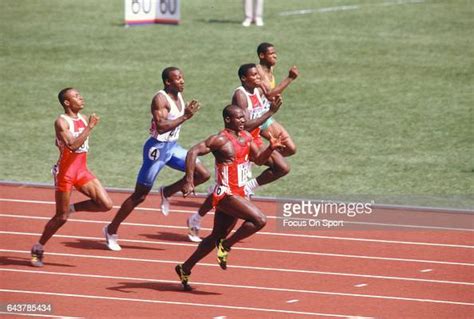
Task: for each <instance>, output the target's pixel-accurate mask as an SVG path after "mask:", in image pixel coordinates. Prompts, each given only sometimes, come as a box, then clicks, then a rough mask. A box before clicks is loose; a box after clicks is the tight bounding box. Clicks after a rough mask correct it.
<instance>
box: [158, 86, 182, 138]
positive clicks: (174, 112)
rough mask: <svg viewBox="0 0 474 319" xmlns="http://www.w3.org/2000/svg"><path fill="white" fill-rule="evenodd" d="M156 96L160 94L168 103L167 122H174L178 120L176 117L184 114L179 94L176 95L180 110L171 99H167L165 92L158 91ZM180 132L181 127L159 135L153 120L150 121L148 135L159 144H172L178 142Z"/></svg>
mask: <svg viewBox="0 0 474 319" xmlns="http://www.w3.org/2000/svg"><path fill="white" fill-rule="evenodd" d="M156 94H157V95H158V94H162V95H163V96H164V97H165V98H166V100H167V101H168V104H169V106H170V110H169V112H168V116H167V118H166V119H167V120H174V119H176V118H178V117H180V116H182V115H183V114H184V107H185V104H184V100H183V97H182V95H181V93H178V99H179V102H180V104H181V110H180V109H179V108H178V106H177V105H176V103H175V101H174V100H173V99H172V98H170V97H169V95H168V94H167V93H166V92H165V90H160V91H158V92H157V93H156ZM180 130H181V125H179V126H177V127H175V128H174V129H172V130H171V131H168V132H165V133H162V134H159V133H158V131H157V129H156V123H155V121H154V119H151V126H150V135H151V136H152V137H154V138H156V139H157V140H158V141H160V142H173V141H176V140H178V138H179V132H180Z"/></svg>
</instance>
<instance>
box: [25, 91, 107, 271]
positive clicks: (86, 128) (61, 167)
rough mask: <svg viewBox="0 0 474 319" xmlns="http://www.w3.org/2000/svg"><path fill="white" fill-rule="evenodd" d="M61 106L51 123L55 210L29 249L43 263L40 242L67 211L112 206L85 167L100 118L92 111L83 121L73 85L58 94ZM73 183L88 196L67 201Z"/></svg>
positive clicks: (81, 101)
mask: <svg viewBox="0 0 474 319" xmlns="http://www.w3.org/2000/svg"><path fill="white" fill-rule="evenodd" d="M58 99H59V102H60V103H61V105H62V106H63V108H64V114H61V115H60V116H59V117H58V118H57V119H56V122H55V123H54V127H55V129H56V145H57V146H58V148H59V160H58V162H57V164H56V165H54V167H53V171H52V172H53V174H54V182H55V186H56V194H55V198H56V214H55V215H54V217H53V218H51V220H50V221H49V222H48V223H47V224H46V226H45V228H44V231H43V234H42V235H41V238H40V239H39V241H38V243H36V244H35V245H33V248H32V249H31V264H32V265H33V266H35V267H42V266H43V254H44V247H43V246H44V245H46V243H47V242H48V240H49V239H50V238H51V237H52V236H53V235H54V234H55V233H56V232H57V231H58V230H59V228H61V226H63V225H64V224H65V223H66V221H67V219H68V218H69V215H70V214H71V213H72V212H76V211H89V212H105V211H108V210H110V209H112V200H111V199H110V197H109V195H108V194H107V192H106V191H105V189H104V187H103V186H102V184H101V183H100V181H99V180H98V179H97V178H96V177H95V176H94V175H93V174H92V173H91V172H90V171H89V169H88V168H87V152H88V150H89V136H90V134H91V133H92V130H93V129H94V127H95V126H96V125H97V124H98V123H99V120H100V118H99V117H98V116H97V115H95V114H92V115H91V116H90V117H89V121H87V120H86V119H85V118H84V117H83V116H82V115H81V114H80V112H81V111H82V109H83V108H84V99H83V98H82V96H81V94H80V93H79V91H77V90H76V89H74V88H65V89H63V90H61V91H60V92H59V94H58ZM73 187H75V188H76V189H77V190H79V191H80V192H81V193H83V194H84V195H86V196H87V197H89V198H90V199H89V200H85V201H81V202H79V203H75V204H71V205H70V204H69V201H70V197H71V192H72V189H73Z"/></svg>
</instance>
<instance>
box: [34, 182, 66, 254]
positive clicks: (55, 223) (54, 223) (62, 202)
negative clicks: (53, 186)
mask: <svg viewBox="0 0 474 319" xmlns="http://www.w3.org/2000/svg"><path fill="white" fill-rule="evenodd" d="M70 198H71V192H70V191H69V192H58V191H56V192H55V200H56V213H55V215H54V216H53V218H51V219H50V220H49V221H48V223H47V224H46V226H45V227H44V231H43V234H42V235H41V238H40V240H39V243H40V244H41V245H46V243H47V242H48V240H50V239H51V237H53V235H54V234H55V233H56V232H57V231H58V230H59V228H61V226H63V225H64V224H65V223H66V221H67V219H68V218H69V200H70Z"/></svg>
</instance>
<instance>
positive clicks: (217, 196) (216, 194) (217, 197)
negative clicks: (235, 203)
mask: <svg viewBox="0 0 474 319" xmlns="http://www.w3.org/2000/svg"><path fill="white" fill-rule="evenodd" d="M232 195H234V196H240V197H244V198H247V199H248V196H247V195H246V194H245V190H244V188H243V187H240V188H237V189H234V190H231V189H230V188H229V187H227V186H222V185H217V184H216V185H215V186H214V191H213V192H212V207H214V208H216V207H217V205H218V204H219V202H220V201H221V200H222V199H223V198H224V197H226V196H232Z"/></svg>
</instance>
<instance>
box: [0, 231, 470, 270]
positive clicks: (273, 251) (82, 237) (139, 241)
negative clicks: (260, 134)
mask: <svg viewBox="0 0 474 319" xmlns="http://www.w3.org/2000/svg"><path fill="white" fill-rule="evenodd" d="M0 234H6V235H19V236H41V234H40V233H25V232H9V231H0ZM54 236H55V237H56V238H72V239H86V240H96V241H104V238H103V237H87V236H72V235H54ZM120 241H121V242H129V243H139V244H151V245H164V246H184V247H196V246H197V244H188V243H177V242H167V241H151V240H138V239H120ZM104 247H105V246H104ZM104 249H105V248H104ZM232 249H234V250H242V251H252V252H258V253H262V252H266V253H276V254H294V255H307V256H325V257H335V258H355V259H369V260H384V261H397V262H398V261H401V262H414V263H428V264H442V265H456V266H469V267H472V266H474V264H472V263H465V262H453V261H441V260H428V259H411V258H395V257H378V256H366V255H347V254H332V253H319V252H312V251H295V250H282V249H267V248H250V247H232Z"/></svg>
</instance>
